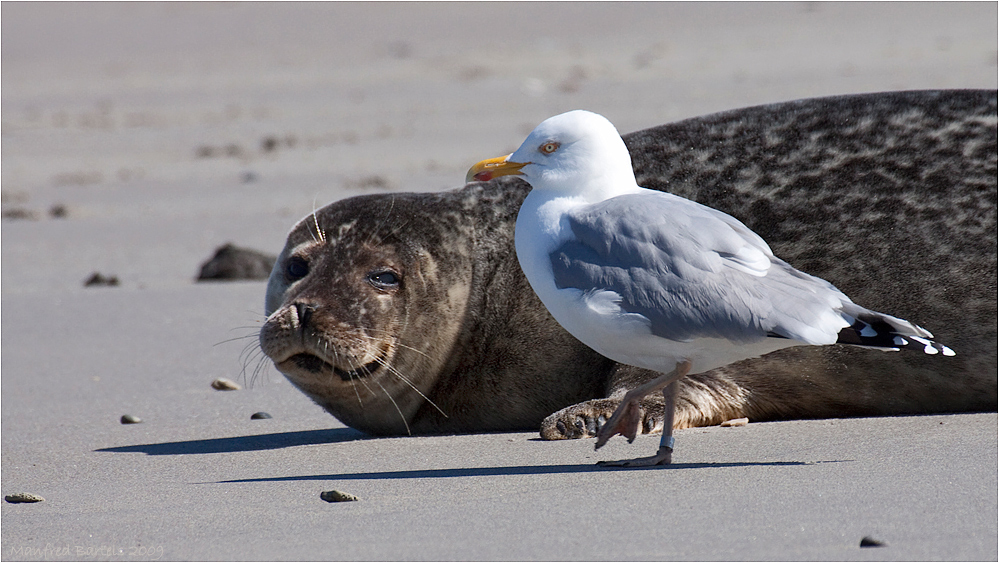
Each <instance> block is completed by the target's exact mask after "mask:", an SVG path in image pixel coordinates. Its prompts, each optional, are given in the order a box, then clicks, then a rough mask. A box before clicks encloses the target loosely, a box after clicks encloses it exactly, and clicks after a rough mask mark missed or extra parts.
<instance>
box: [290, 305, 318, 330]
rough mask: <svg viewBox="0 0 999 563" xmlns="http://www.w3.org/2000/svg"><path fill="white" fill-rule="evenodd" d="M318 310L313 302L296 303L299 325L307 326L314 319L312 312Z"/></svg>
mask: <svg viewBox="0 0 999 563" xmlns="http://www.w3.org/2000/svg"><path fill="white" fill-rule="evenodd" d="M315 311H316V306H315V305H313V304H311V303H302V302H298V303H295V313H297V314H298V326H302V327H304V326H306V325H308V324H309V320H311V319H312V313H314V312H315Z"/></svg>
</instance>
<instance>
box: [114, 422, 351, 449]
mask: <svg viewBox="0 0 999 563" xmlns="http://www.w3.org/2000/svg"><path fill="white" fill-rule="evenodd" d="M366 438H370V436H368V435H367V434H364V433H363V432H361V431H359V430H354V429H353V428H330V429H324V430H303V431H300V432H275V433H273V434H256V435H254V436H236V437H233V438H210V439H206V440H186V441H183V442H162V443H159V444H138V445H135V446H119V447H116V448H100V449H98V450H95V451H98V452H113V453H144V454H146V455H185V454H219V453H227V452H252V451H258V450H276V449H280V448H288V447H291V446H307V445H312V444H332V443H336V442H350V441H353V440H363V439H366Z"/></svg>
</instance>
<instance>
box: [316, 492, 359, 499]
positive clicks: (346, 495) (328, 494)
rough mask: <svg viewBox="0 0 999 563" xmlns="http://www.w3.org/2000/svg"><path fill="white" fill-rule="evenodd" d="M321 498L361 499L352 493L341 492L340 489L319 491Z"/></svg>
mask: <svg viewBox="0 0 999 563" xmlns="http://www.w3.org/2000/svg"><path fill="white" fill-rule="evenodd" d="M319 498H321V499H323V500H325V501H326V502H353V501H355V500H361V499H359V498H357V497H355V496H354V495H352V494H350V493H341V492H340V491H336V490H334V491H323V492H321V493H319Z"/></svg>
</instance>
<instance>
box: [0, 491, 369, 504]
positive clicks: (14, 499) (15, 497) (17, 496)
mask: <svg viewBox="0 0 999 563" xmlns="http://www.w3.org/2000/svg"><path fill="white" fill-rule="evenodd" d="M3 499H4V500H5V501H7V502H9V503H13V504H19V503H22V502H42V501H43V500H45V499H44V498H42V497H41V496H39V495H35V494H32V493H14V494H12V495H7V496H5V497H3ZM354 500H357V499H354Z"/></svg>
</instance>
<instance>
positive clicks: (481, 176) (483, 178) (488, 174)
mask: <svg viewBox="0 0 999 563" xmlns="http://www.w3.org/2000/svg"><path fill="white" fill-rule="evenodd" d="M472 178H473V179H474V180H475V181H476V182H488V181H489V180H492V179H493V173H492V171H491V170H483V171H482V172H479V173H478V174H476V175H475V176H472Z"/></svg>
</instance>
